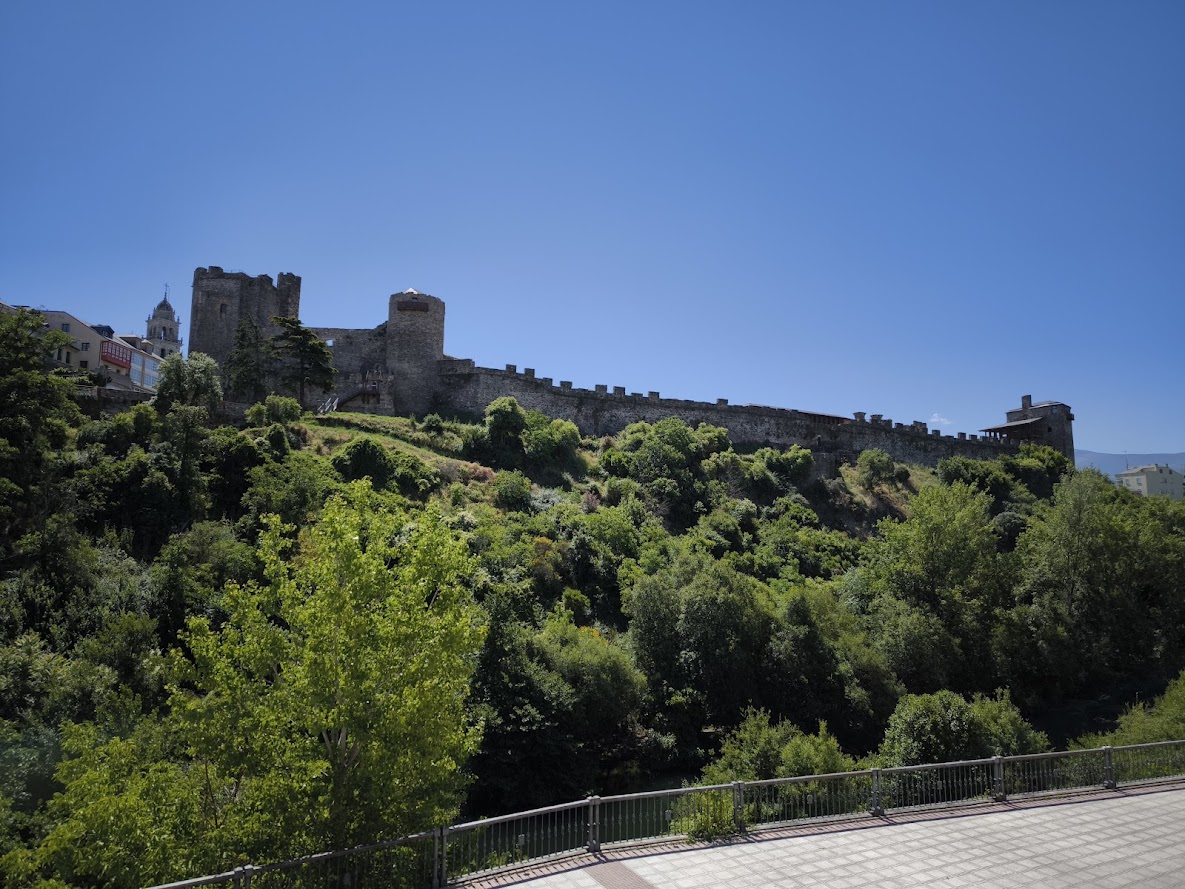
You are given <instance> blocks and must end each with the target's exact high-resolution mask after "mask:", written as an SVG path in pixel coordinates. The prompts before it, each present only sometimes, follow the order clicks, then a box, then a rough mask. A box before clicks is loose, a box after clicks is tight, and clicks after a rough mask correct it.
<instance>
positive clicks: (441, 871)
mask: <svg viewBox="0 0 1185 889" xmlns="http://www.w3.org/2000/svg"><path fill="white" fill-rule="evenodd" d="M432 849H433V851H434V852H435V853H436V860H435V861H434V862H433V868H432V885H433V886H435V887H438V889H439V887H441V886H447V885H448V828H447V827H438V828H436V829H435V830H433V831H432Z"/></svg>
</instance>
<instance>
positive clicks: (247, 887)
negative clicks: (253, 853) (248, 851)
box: [243, 864, 255, 889]
mask: <svg viewBox="0 0 1185 889" xmlns="http://www.w3.org/2000/svg"><path fill="white" fill-rule="evenodd" d="M254 872H255V865H254V864H245V865H243V889H251V875H252V874H253V873H254Z"/></svg>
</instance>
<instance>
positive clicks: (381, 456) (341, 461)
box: [330, 438, 395, 490]
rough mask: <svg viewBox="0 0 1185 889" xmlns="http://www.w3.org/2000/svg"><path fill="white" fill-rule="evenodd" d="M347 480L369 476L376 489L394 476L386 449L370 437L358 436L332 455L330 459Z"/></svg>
mask: <svg viewBox="0 0 1185 889" xmlns="http://www.w3.org/2000/svg"><path fill="white" fill-rule="evenodd" d="M330 462H331V463H332V464H333V468H334V469H336V470H337V471H338V472H339V473H340V474H341V477H342V478H343V479H345V480H346V481H348V482H352V481H357V480H359V479H363V478H369V479H370V482H371V484H372V485H374V487H375V488H376V489H378V490H381V489H383V488H385V487H387V485H388V484H390V482H391V480H392V479H393V478H394V476H395V464H394V461H393V460H392V459H391V455H390V454H388V453H387V449H386V448H384V447H383V446H382V445H380V444H379V443H378V442H376V441H375V440H374V439H371V438H358V439H355V440H354V441H352V442H350V443H349V444H348V445H346V446H345V447H344V448H342V449H341V450H340V451H338V452H337V453H336V454H334V455H333V459H332V460H331V461H330Z"/></svg>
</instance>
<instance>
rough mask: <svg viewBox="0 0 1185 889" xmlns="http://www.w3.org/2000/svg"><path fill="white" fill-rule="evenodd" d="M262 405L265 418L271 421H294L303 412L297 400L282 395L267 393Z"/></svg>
mask: <svg viewBox="0 0 1185 889" xmlns="http://www.w3.org/2000/svg"><path fill="white" fill-rule="evenodd" d="M264 405H265V406H266V409H267V418H268V419H269V420H270V421H271V422H273V423H295V422H296V421H297V420H299V419H300V418H301V416H302V415H303V414H304V410H303V409H302V408H301V406H300V402H299V401H297V400H296V399H295V398H285V397H284V396H283V395H269V396H268V397H267V401H265V402H264Z"/></svg>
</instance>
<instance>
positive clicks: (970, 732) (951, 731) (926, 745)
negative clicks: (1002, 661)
mask: <svg viewBox="0 0 1185 889" xmlns="http://www.w3.org/2000/svg"><path fill="white" fill-rule="evenodd" d="M1047 749H1049V739H1048V738H1046V737H1045V735H1044V734H1042V733H1041V732H1038V731H1034V730H1033V727H1032V726H1030V725H1029V724H1028V722H1026V721H1025V719H1024V717H1022V716H1021V715H1020V712H1019V711H1018V710H1017V709H1016V706H1015V705H1014V704H1013V703H1012V701H1011V699H1010V698H1009V697H1008V695H1007V694H1006V693H1001V694H998V695H997V696H996V697H995V698H985V697H982V696H979V695H977V696H976V697H975V699H974V700H972V701H970V702H969V701H967V700H966V698H963V697H960V696H959V695H957V694H955V693H954V692H953V691H940V692H936V693H934V694H929V695H906V696H905V697H903V698H902V699H901V700H900V701H899V702H898V703H897V709H896V710H894V711H893V715H892V716H890V717H889V726H888V728H887V729H886V730H885V740H884V742H883V743H882V744H881V750H880V756H881V759H882V761H883V762H884V764H885V765H888V766H908V765H920V764H923V763H931V762H954V761H957V760H961V759H981V758H984V757H988V756H996V755H1000V756H1016V755H1020V754H1024V753H1040V752H1042V751H1043V750H1047Z"/></svg>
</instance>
